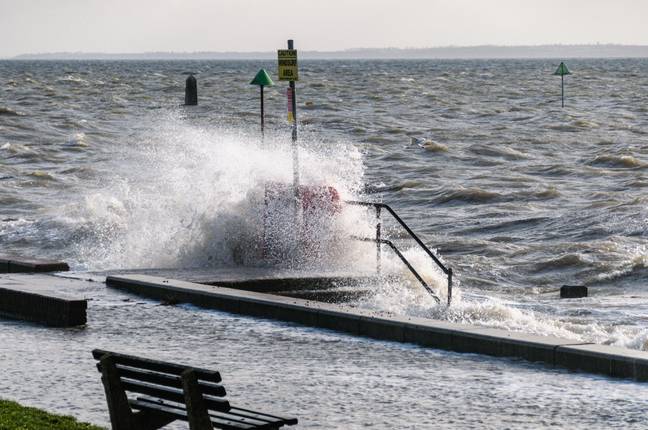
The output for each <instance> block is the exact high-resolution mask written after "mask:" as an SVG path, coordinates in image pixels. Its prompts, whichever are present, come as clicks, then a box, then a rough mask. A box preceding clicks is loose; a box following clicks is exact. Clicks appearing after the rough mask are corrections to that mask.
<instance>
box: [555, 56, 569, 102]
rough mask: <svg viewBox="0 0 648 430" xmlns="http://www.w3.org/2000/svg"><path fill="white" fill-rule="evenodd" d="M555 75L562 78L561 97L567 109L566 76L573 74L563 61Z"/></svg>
mask: <svg viewBox="0 0 648 430" xmlns="http://www.w3.org/2000/svg"><path fill="white" fill-rule="evenodd" d="M554 75H556V76H560V95H561V98H562V107H565V75H571V72H570V71H569V69H568V68H567V66H565V63H563V62H562V61H561V62H560V65H559V66H558V68H557V69H556V71H555V72H554Z"/></svg>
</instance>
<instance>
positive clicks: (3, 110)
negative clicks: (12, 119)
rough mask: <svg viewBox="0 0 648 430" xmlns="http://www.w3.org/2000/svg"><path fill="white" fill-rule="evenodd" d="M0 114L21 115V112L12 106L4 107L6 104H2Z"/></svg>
mask: <svg viewBox="0 0 648 430" xmlns="http://www.w3.org/2000/svg"><path fill="white" fill-rule="evenodd" d="M0 115H4V116H21V114H20V113H18V111H15V110H13V109H11V108H8V107H4V106H0Z"/></svg>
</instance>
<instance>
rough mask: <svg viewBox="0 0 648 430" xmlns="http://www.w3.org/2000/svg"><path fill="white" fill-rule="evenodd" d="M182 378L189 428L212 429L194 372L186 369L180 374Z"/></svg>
mask: <svg viewBox="0 0 648 430" xmlns="http://www.w3.org/2000/svg"><path fill="white" fill-rule="evenodd" d="M180 378H181V379H182V391H183V392H184V397H185V405H186V407H187V419H188V421H189V429H190V430H214V427H213V426H212V423H211V420H210V419H209V414H208V412H207V408H206V407H205V402H204V400H203V397H202V393H201V391H200V388H199V386H198V378H197V377H196V373H195V372H194V371H193V370H191V369H187V370H185V371H184V372H182V375H180Z"/></svg>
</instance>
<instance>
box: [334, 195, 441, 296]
mask: <svg viewBox="0 0 648 430" xmlns="http://www.w3.org/2000/svg"><path fill="white" fill-rule="evenodd" d="M345 203H347V204H350V205H355V206H366V207H374V208H375V209H376V238H375V239H368V238H361V237H353V239H356V240H361V241H363V242H375V243H376V268H377V270H378V272H380V264H381V262H380V260H381V246H380V245H387V246H389V247H390V248H391V249H392V250H394V252H396V255H398V257H399V258H400V259H401V261H402V262H403V263H404V264H405V265H406V266H407V268H408V269H409V270H410V272H412V274H413V275H414V276H415V277H416V279H418V281H419V282H420V283H421V285H422V286H423V287H424V288H425V289H426V290H427V291H428V292H429V293H430V294H431V295H432V296H433V297H434V298H435V299H436V300H437V301H438V302H439V303H440V300H439V298H438V297H437V295H436V294H435V293H434V292H433V290H432V289H431V288H430V287H429V286H428V285H427V283H426V282H425V281H424V280H423V278H422V277H421V276H420V275H419V274H418V272H417V271H416V270H414V268H413V267H412V265H411V264H410V262H409V261H407V259H406V258H405V256H403V254H402V253H401V252H400V251H399V250H398V249H397V248H396V246H395V245H394V244H393V243H392V242H391V241H389V240H385V239H382V237H381V236H382V222H381V209H386V210H387V212H389V214H390V215H391V216H392V217H393V218H394V219H395V220H396V221H397V222H398V223H399V224H400V225H401V227H403V229H405V231H406V232H407V233H408V234H409V236H410V237H411V238H412V239H414V241H415V242H416V243H417V244H418V245H419V247H420V248H421V249H422V250H423V251H425V253H426V254H427V255H428V256H430V257H431V258H432V261H434V262H435V263H436V265H437V266H438V267H439V268H440V269H441V270H442V271H443V273H444V274H445V275H446V276H447V278H448V306H450V302H451V301H452V268H451V267H446V266H445V265H444V264H443V263H442V262H441V260H439V258H438V257H437V256H436V255H434V253H433V252H432V251H431V250H430V248H428V247H427V246H426V245H425V244H424V243H423V241H422V240H421V239H419V237H418V236H417V235H416V233H414V232H413V231H412V229H411V228H409V226H408V225H407V224H406V223H405V221H403V220H402V219H401V217H400V216H398V214H397V213H396V212H395V211H394V210H393V209H392V208H391V207H390V206H389V205H387V204H385V203H377V202H360V201H355V200H346V201H345Z"/></svg>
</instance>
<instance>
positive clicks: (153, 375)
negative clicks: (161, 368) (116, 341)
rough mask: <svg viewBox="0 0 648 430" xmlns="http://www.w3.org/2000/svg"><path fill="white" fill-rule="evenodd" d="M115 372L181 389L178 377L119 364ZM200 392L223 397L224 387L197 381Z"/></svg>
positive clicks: (127, 376)
mask: <svg viewBox="0 0 648 430" xmlns="http://www.w3.org/2000/svg"><path fill="white" fill-rule="evenodd" d="M116 367H117V372H118V373H119V376H120V378H122V379H123V378H128V379H134V380H136V381H142V382H150V383H153V384H157V385H163V386H165V387H173V388H179V389H182V380H181V379H180V377H179V376H176V375H169V374H167V373H159V372H153V371H150V370H141V369H135V368H131V367H127V366H123V365H121V364H119V365H117V366H116ZM97 369H99V371H101V363H97ZM198 385H200V390H201V392H202V393H203V394H207V395H210V396H216V397H224V396H225V395H226V391H225V387H223V386H222V385H218V384H214V383H213V382H205V381H198Z"/></svg>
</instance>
